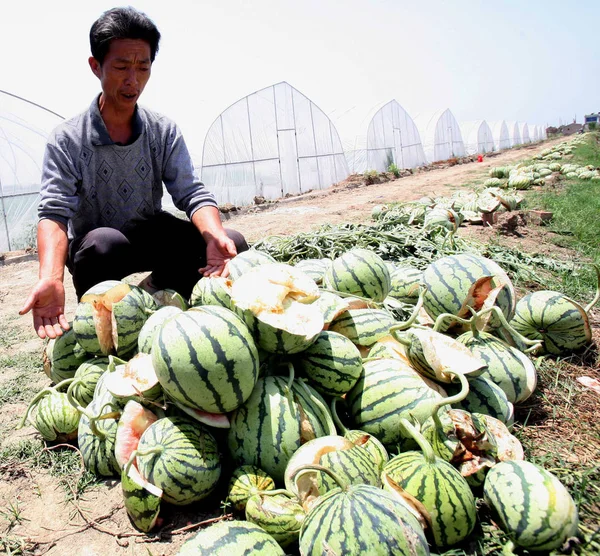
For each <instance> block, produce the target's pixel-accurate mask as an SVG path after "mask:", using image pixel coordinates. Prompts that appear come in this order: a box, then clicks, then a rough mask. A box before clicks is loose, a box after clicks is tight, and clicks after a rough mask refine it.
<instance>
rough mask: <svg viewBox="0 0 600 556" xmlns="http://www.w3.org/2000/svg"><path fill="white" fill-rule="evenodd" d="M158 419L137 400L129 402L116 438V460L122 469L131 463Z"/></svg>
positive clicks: (124, 409)
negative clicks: (132, 457)
mask: <svg viewBox="0 0 600 556" xmlns="http://www.w3.org/2000/svg"><path fill="white" fill-rule="evenodd" d="M157 419H158V417H157V416H156V415H155V414H154V413H153V412H152V411H150V410H149V409H146V408H145V407H144V406H142V405H141V404H139V403H138V402H136V401H135V400H129V401H128V402H127V403H126V404H125V407H124V408H123V412H122V413H121V417H120V418H119V423H118V424H117V436H116V438H115V458H116V460H117V464H118V465H119V467H120V468H121V469H123V468H124V467H125V465H126V464H127V463H128V462H129V460H130V458H131V454H132V453H133V452H134V451H135V450H137V447H138V444H139V442H140V438H141V436H142V434H144V432H145V431H146V429H147V428H148V427H149V426H150V425H151V424H152V423H155V422H156V421H157Z"/></svg>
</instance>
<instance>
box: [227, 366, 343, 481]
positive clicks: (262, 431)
mask: <svg viewBox="0 0 600 556" xmlns="http://www.w3.org/2000/svg"><path fill="white" fill-rule="evenodd" d="M288 383H289V379H288V378H284V377H280V376H268V377H265V378H261V379H259V380H258V382H257V384H256V386H255V388H254V390H253V391H252V395H251V396H250V398H249V399H248V400H247V401H246V403H245V404H243V405H242V406H241V407H240V408H238V409H237V410H236V411H235V412H234V413H233V415H232V416H231V428H230V429H229V435H228V445H229V453H230V454H231V456H232V458H233V460H234V462H235V463H236V464H238V465H244V464H245V465H256V466H257V467H260V468H261V469H263V470H264V471H265V472H266V473H267V474H268V475H270V476H271V477H273V479H274V480H275V481H276V482H282V481H283V476H284V472H285V468H286V466H287V464H288V461H289V459H290V458H291V457H292V455H293V454H294V452H295V451H296V450H297V449H298V448H299V447H300V446H301V445H302V444H304V443H306V442H308V441H309V440H312V439H313V438H318V437H320V436H325V435H326V434H335V426H334V425H333V422H332V421H331V416H330V415H329V412H328V411H327V408H326V407H325V402H324V401H323V399H322V398H321V396H320V395H319V394H318V393H317V392H316V391H315V390H313V389H312V388H311V387H310V386H307V385H302V384H300V383H299V382H298V381H297V380H294V381H292V383H291V387H289V385H288Z"/></svg>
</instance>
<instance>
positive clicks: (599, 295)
mask: <svg viewBox="0 0 600 556" xmlns="http://www.w3.org/2000/svg"><path fill="white" fill-rule="evenodd" d="M592 266H593V267H594V270H595V271H596V277H597V279H598V282H597V284H598V285H597V286H596V295H595V296H594V299H592V300H591V301H590V302H589V303H588V304H587V305H586V306H585V312H586V313H589V312H590V309H591V308H592V307H593V306H594V305H596V303H598V300H599V299H600V268H599V267H598V265H592Z"/></svg>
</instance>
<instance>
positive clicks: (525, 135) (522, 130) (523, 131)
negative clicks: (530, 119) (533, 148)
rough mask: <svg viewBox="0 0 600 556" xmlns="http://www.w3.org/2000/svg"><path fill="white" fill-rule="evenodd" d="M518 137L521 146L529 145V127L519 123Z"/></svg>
mask: <svg viewBox="0 0 600 556" xmlns="http://www.w3.org/2000/svg"><path fill="white" fill-rule="evenodd" d="M519 135H520V136H521V143H522V144H523V145H526V144H527V143H531V137H530V136H529V126H528V125H527V123H526V122H521V123H519Z"/></svg>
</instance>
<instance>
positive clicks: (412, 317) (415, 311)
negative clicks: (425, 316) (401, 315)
mask: <svg viewBox="0 0 600 556" xmlns="http://www.w3.org/2000/svg"><path fill="white" fill-rule="evenodd" d="M426 292H427V286H425V285H424V284H421V291H420V292H419V299H418V300H417V304H416V305H415V308H414V309H413V312H412V314H411V315H410V317H408V320H405V321H404V322H401V323H399V324H397V325H395V326H392V327H391V328H390V330H389V332H390V334H392V336H394V337H396V336H395V335H394V332H396V331H399V330H406V329H407V328H410V327H411V326H412V325H413V323H414V322H415V321H416V320H417V317H418V316H419V312H420V311H421V307H423V299H424V297H425V293H426Z"/></svg>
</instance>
